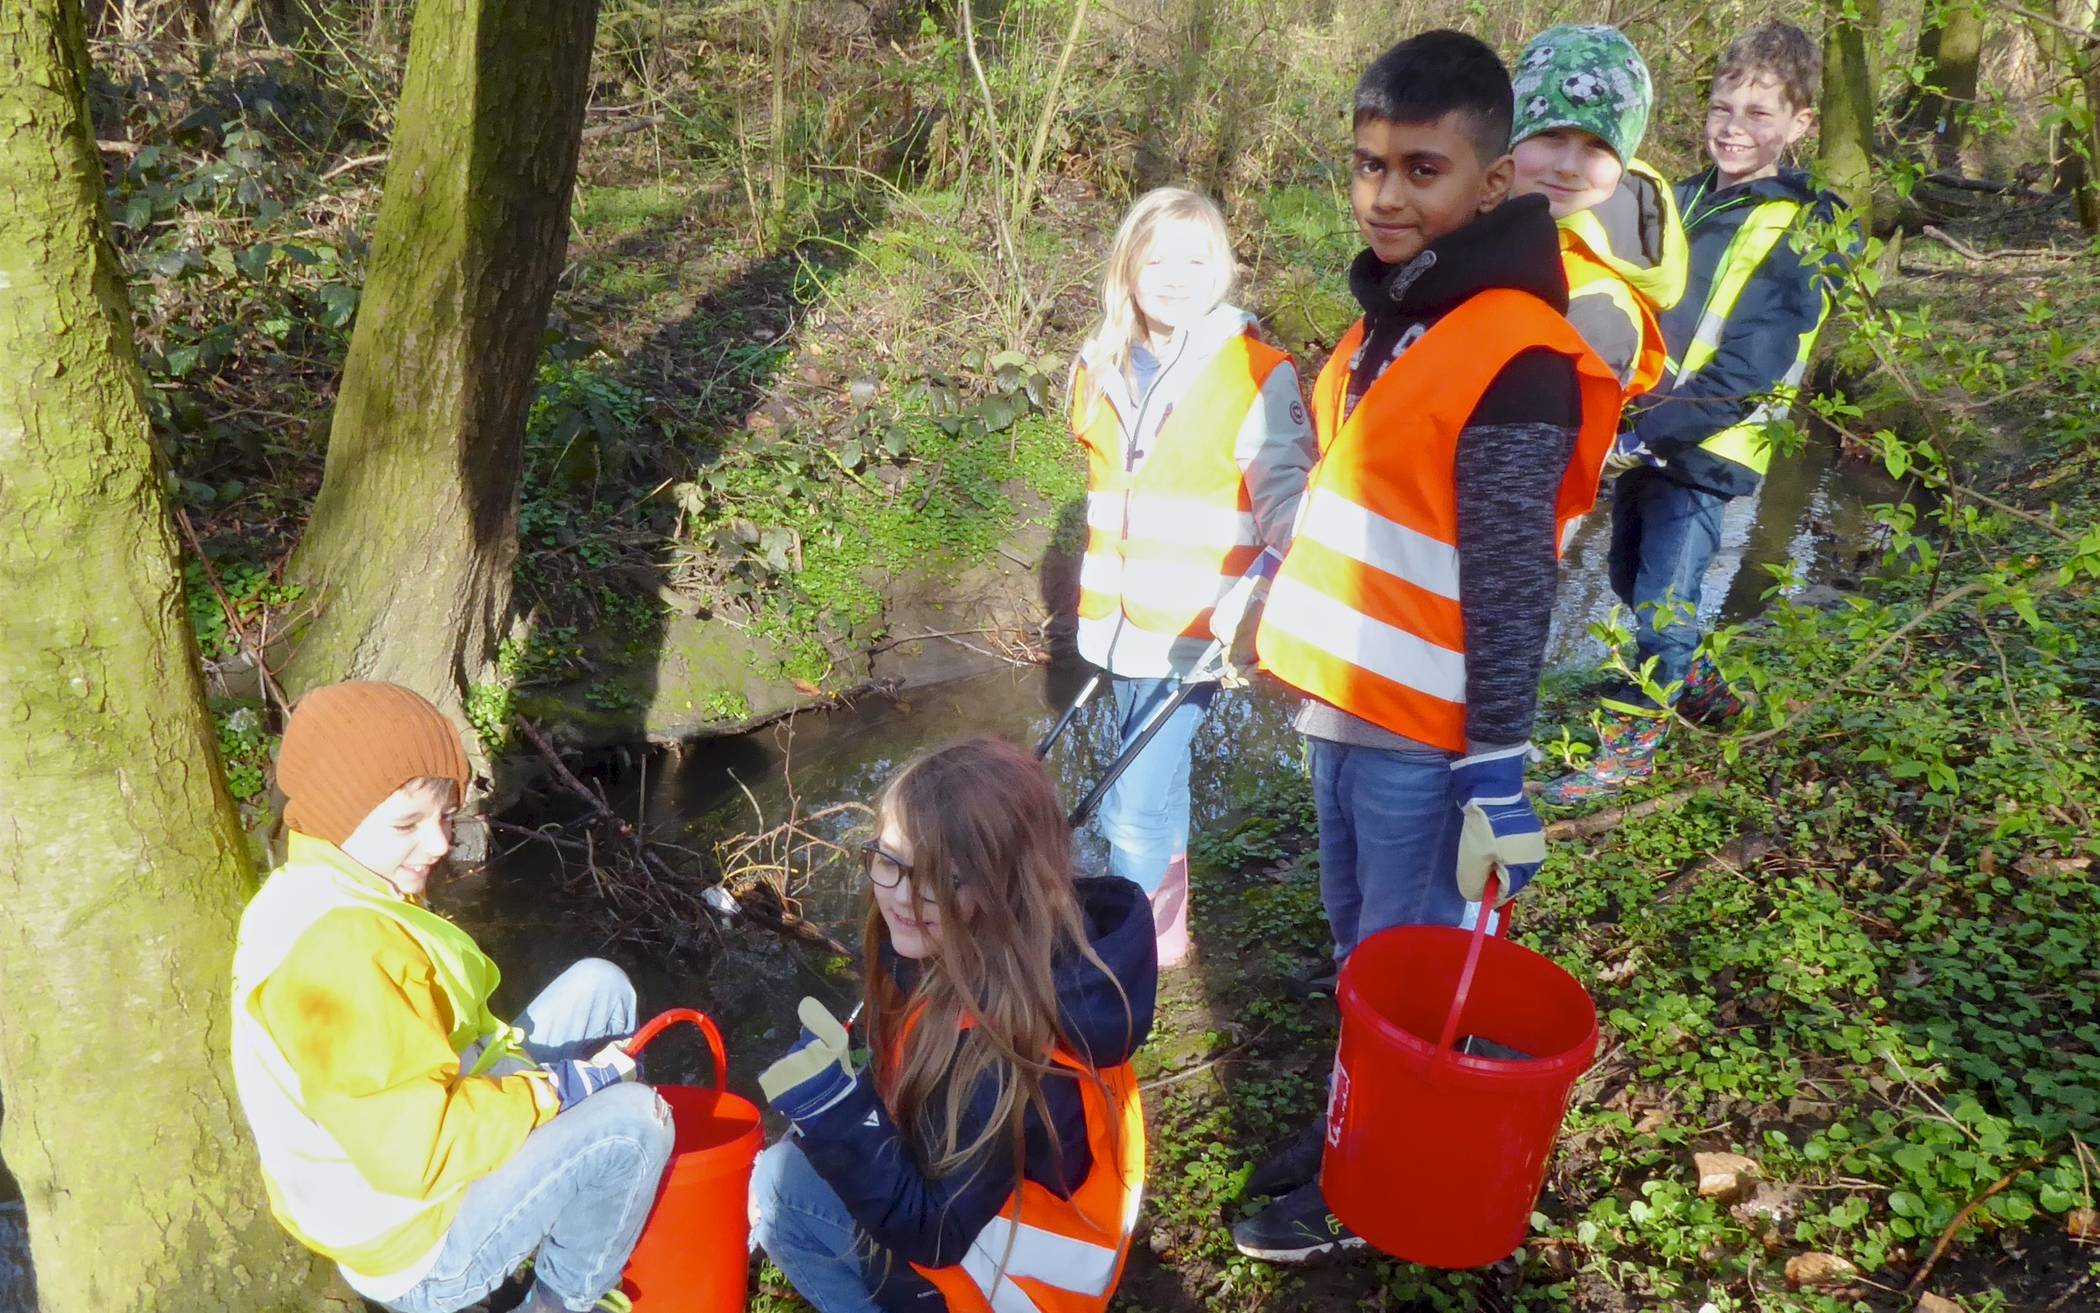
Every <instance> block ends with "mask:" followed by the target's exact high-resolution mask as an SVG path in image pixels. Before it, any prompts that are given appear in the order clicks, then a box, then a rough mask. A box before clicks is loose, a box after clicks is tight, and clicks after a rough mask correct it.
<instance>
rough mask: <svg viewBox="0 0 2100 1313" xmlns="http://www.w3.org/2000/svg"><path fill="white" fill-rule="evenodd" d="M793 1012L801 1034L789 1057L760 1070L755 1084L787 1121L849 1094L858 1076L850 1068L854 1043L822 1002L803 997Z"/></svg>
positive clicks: (796, 1119)
mask: <svg viewBox="0 0 2100 1313" xmlns="http://www.w3.org/2000/svg"><path fill="white" fill-rule="evenodd" d="M795 1015H796V1016H798V1017H800V1018H801V1020H802V1038H801V1039H799V1040H797V1041H796V1043H795V1047H794V1048H792V1049H789V1050H788V1052H787V1056H786V1057H784V1058H782V1059H781V1060H780V1061H778V1062H776V1063H774V1064H773V1065H772V1066H770V1067H768V1068H766V1069H765V1070H764V1071H762V1072H760V1073H758V1088H759V1089H760V1090H761V1091H763V1092H764V1094H765V1096H766V1102H768V1103H770V1104H772V1105H773V1106H774V1107H775V1108H776V1109H778V1110H779V1111H780V1113H781V1114H782V1115H783V1116H785V1117H786V1118H787V1119H788V1120H789V1121H793V1122H799V1121H802V1120H804V1119H805V1118H809V1117H814V1116H816V1115H817V1114H818V1113H820V1112H823V1111H824V1110H825V1109H826V1108H829V1107H831V1106H832V1105H833V1104H835V1103H837V1102H839V1100H841V1099H843V1098H845V1097H846V1096H847V1095H849V1094H851V1093H853V1091H854V1088H855V1087H856V1086H858V1085H859V1084H860V1077H859V1076H857V1075H856V1074H855V1073H854V1071H853V1043H852V1041H851V1040H850V1039H848V1038H847V1037H846V1028H845V1027H844V1026H842V1025H840V1024H839V1020H838V1018H837V1017H834V1016H832V1015H831V1012H830V1011H829V1009H827V1008H826V1007H825V1006H824V1005H823V1004H822V1003H819V1002H817V1000H815V999H813V998H805V999H803V1000H802V1004H801V1006H800V1007H798V1008H796V1010H795Z"/></svg>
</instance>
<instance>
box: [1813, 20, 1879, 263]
mask: <svg viewBox="0 0 2100 1313" xmlns="http://www.w3.org/2000/svg"><path fill="white" fill-rule="evenodd" d="M1880 38H1881V0H1836V3H1834V4H1833V7H1832V8H1831V9H1830V11H1829V14H1828V18H1827V20H1826V22H1825V24H1824V28H1823V107H1822V121H1823V131H1822V141H1821V151H1820V154H1821V156H1822V161H1823V176H1824V177H1825V178H1826V179H1827V180H1828V181H1829V183H1830V186H1831V189H1832V190H1834V191H1836V192H1837V194H1838V195H1840V196H1842V197H1844V198H1845V203H1846V204H1847V205H1850V206H1851V207H1852V209H1853V211H1854V212H1855V213H1856V214H1858V215H1859V220H1860V230H1861V231H1862V232H1872V231H1874V104H1875V80H1874V61H1873V49H1874V44H1875V43H1876V42H1877V41H1879V40H1880Z"/></svg>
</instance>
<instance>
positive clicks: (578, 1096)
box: [547, 1042, 634, 1112]
mask: <svg viewBox="0 0 2100 1313" xmlns="http://www.w3.org/2000/svg"><path fill="white" fill-rule="evenodd" d="M547 1075H548V1076H549V1077H550V1078H551V1079H552V1080H553V1082H554V1097H555V1099H556V1101H557V1102H559V1103H560V1105H561V1109H560V1110H561V1111H562V1112H567V1111H568V1110H569V1109H571V1108H573V1107H575V1106H576V1105H577V1104H579V1103H582V1102H583V1101H584V1100H585V1099H588V1098H590V1097H591V1096H592V1095H593V1094H596V1093H597V1092H598V1091H600V1090H602V1089H604V1088H606V1087H607V1086H609V1085H618V1084H620V1083H621V1082H622V1081H631V1080H633V1079H634V1058H633V1056H632V1055H630V1054H629V1053H628V1052H627V1050H626V1049H624V1048H621V1047H620V1045H619V1044H618V1043H617V1042H615V1043H612V1044H608V1045H606V1046H605V1047H604V1048H602V1049H600V1050H598V1051H597V1052H596V1053H594V1054H592V1055H591V1056H590V1057H588V1058H563V1059H561V1060H560V1061H558V1062H550V1063H548V1064H547Z"/></svg>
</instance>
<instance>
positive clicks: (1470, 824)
mask: <svg viewBox="0 0 2100 1313" xmlns="http://www.w3.org/2000/svg"><path fill="white" fill-rule="evenodd" d="M1530 753H1531V745H1530V744H1528V743H1520V744H1518V745H1516V746H1515V747H1511V748H1497V749H1495V750H1494V751H1492V752H1482V753H1478V754H1476V755H1474V756H1471V757H1461V758H1459V759H1458V760H1457V761H1454V762H1452V763H1451V788H1452V791H1453V793H1455V794H1456V795H1457V798H1458V810H1459V811H1460V812H1461V813H1462V814H1463V817H1464V819H1463V821H1462V822H1461V824H1460V828H1459V832H1458V890H1459V892H1460V893H1462V894H1464V895H1465V896H1466V901H1467V902H1469V903H1477V902H1479V901H1480V897H1481V895H1482V894H1483V893H1485V892H1486V891H1487V882H1488V874H1489V872H1490V871H1491V870H1494V869H1496V868H1500V872H1501V875H1500V884H1501V892H1500V901H1501V902H1505V903H1506V902H1508V901H1509V900H1510V899H1512V898H1514V897H1516V896H1517V891H1518V890H1519V889H1522V888H1523V887H1524V886H1525V884H1527V883H1528V882H1529V881H1530V880H1531V877H1532V876H1534V875H1536V874H1538V869H1539V864H1540V863H1541V862H1544V861H1545V860H1546V831H1545V827H1544V826H1542V825H1540V824H1539V815H1538V813H1537V812H1536V811H1534V810H1532V807H1531V799H1529V798H1527V797H1525V796H1524V761H1525V758H1526V757H1528V756H1529V755H1530Z"/></svg>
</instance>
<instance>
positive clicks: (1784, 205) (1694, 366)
mask: <svg viewBox="0 0 2100 1313" xmlns="http://www.w3.org/2000/svg"><path fill="white" fill-rule="evenodd" d="M1800 213H1801V206H1800V205H1799V204H1798V203H1796V202H1794V201H1767V202H1766V203H1764V204H1763V205H1760V206H1758V207H1757V209H1755V210H1754V211H1752V212H1751V214H1750V217H1749V218H1747V219H1745V220H1743V226H1742V227H1740V228H1738V229H1736V231H1735V236H1734V237H1733V238H1731V239H1729V242H1728V249H1727V250H1726V251H1725V252H1723V253H1722V255H1721V273H1720V277H1719V278H1718V279H1716V280H1715V282H1714V285H1713V287H1712V289H1711V290H1710V291H1708V292H1707V294H1706V307H1705V310H1704V311H1703V313H1701V314H1700V316H1699V327H1698V329H1697V330H1696V331H1695V332H1694V333H1693V334H1692V341H1691V344H1690V345H1689V346H1688V347H1686V348H1685V352H1684V363H1683V365H1682V366H1680V367H1679V369H1678V371H1677V372H1678V373H1679V374H1689V373H1692V372H1694V371H1696V370H1698V369H1701V368H1704V367H1705V365H1706V362H1707V361H1709V360H1712V359H1713V358H1714V353H1715V352H1716V351H1718V350H1720V348H1721V333H1722V330H1724V329H1725V328H1726V327H1727V326H1728V316H1730V315H1732V314H1734V313H1735V306H1736V302H1737V301H1740V300H1741V299H1742V296H1743V288H1744V287H1746V286H1748V285H1749V282H1750V276H1751V275H1752V274H1754V273H1756V272H1757V270H1758V269H1759V268H1760V267H1761V266H1762V265H1763V264H1764V262H1765V257H1766V256H1768V255H1770V254H1771V253H1772V248H1773V247H1775V246H1777V245H1779V242H1780V239H1781V238H1783V237H1785V236H1786V235H1787V232H1788V231H1789V230H1790V229H1792V228H1793V226H1794V221H1795V219H1796V218H1797V217H1799V215H1800Z"/></svg>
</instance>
